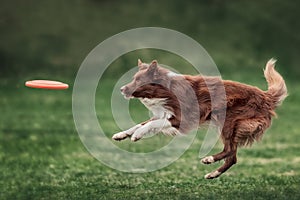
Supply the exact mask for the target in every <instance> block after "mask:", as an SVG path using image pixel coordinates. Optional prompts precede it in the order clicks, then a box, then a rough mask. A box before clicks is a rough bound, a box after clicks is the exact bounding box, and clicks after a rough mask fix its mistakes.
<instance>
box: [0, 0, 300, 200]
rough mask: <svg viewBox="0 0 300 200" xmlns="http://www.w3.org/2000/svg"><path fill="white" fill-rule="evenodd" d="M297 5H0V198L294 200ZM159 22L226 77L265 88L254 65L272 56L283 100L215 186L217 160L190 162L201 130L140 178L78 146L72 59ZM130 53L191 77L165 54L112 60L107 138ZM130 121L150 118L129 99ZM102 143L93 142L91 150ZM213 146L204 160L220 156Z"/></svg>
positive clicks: (298, 156) (299, 168)
mask: <svg viewBox="0 0 300 200" xmlns="http://www.w3.org/2000/svg"><path fill="white" fill-rule="evenodd" d="M297 4H299V2H295V1H290V0H287V1H280V0H272V1H270V0H262V1H257V2H253V1H218V0H215V1H189V3H183V1H173V0H166V1H162V2H156V1H138V0H132V1H130V2H129V3H128V2H127V1H126V2H125V1H118V0H116V1H96V0H86V1H81V0H74V1H73V0H72V1H67V0H66V1H63V2H62V1H59V0H52V1H37V0H31V1H28V2H27V1H26V2H25V1H21V0H13V1H4V2H1V7H0V27H1V29H0V36H1V40H0V62H1V73H0V86H1V87H0V94H1V96H0V108H1V109H0V111H1V115H0V199H300V192H299V185H300V174H299V173H300V145H299V144H300V137H299V132H300V125H299V124H298V123H299V117H298V115H299V113H300V107H299V101H300V86H299V78H298V77H299V72H300V70H299V67H298V63H299V61H298V60H299V59H298V52H299V50H298V49H299V46H300V37H299V34H298V33H299V30H300V27H299V23H298V22H297V19H299V12H298V7H299V5H297ZM142 26H158V27H165V28H170V29H174V30H177V31H180V32H182V33H184V34H187V35H188V36H190V37H192V38H193V39H195V40H196V41H198V42H199V43H200V44H202V45H203V46H204V48H205V49H206V50H207V51H208V52H209V53H210V55H211V56H212V58H213V59H214V60H215V61H216V64H217V65H218V68H219V70H220V72H221V74H222V76H223V78H224V79H232V80H236V81H240V82H244V83H248V84H252V85H256V86H258V87H260V88H262V89H266V82H265V80H264V78H263V73H262V68H263V66H264V65H265V62H266V61H267V59H269V58H271V57H276V58H277V59H278V68H277V69H278V70H279V71H280V73H281V74H282V75H283V76H284V78H285V79H286V80H287V86H288V89H289V97H288V98H287V99H286V101H285V102H284V103H283V105H282V107H280V108H279V109H278V110H277V113H278V116H279V117H278V119H274V121H273V125H272V127H271V128H270V129H269V130H268V131H267V132H266V134H265V135H264V138H263V140H262V141H261V142H259V143H256V144H254V145H253V147H251V148H243V149H240V150H239V152H238V164H237V165H235V166H234V167H233V168H231V169H230V170H229V171H228V172H226V173H225V174H224V175H222V176H221V177H220V178H218V179H215V180H205V179H204V178H203V176H204V175H205V174H206V173H208V172H210V171H212V170H214V169H216V168H217V167H218V166H219V165H221V164H222V163H216V164H213V165H210V166H204V165H202V164H200V162H199V158H198V154H199V150H200V146H201V144H202V140H203V137H204V132H205V130H201V131H199V133H198V135H197V138H196V139H195V141H194V143H193V144H192V145H191V147H190V148H189V149H188V150H187V151H186V152H185V153H184V155H183V156H182V157H180V159H178V160H177V161H176V162H174V163H172V164H171V165H170V166H168V167H166V168H163V169H160V170H157V171H154V172H150V173H141V174H134V173H123V172H119V171H116V170H113V169H111V168H109V167H107V166H105V165H103V164H102V163H100V162H99V161H97V160H96V159H95V158H93V157H92V156H91V155H90V154H89V152H88V151H87V150H86V149H85V147H84V145H83V144H82V142H81V141H80V139H79V136H78V133H77V131H76V129H75V126H74V121H73V116H72V86H73V83H74V80H75V76H76V72H77V70H78V68H79V66H80V63H81V62H82V60H83V59H84V58H85V56H86V55H87V54H88V52H89V51H90V50H91V49H93V48H94V47H95V46H96V45H97V44H98V43H99V42H101V41H103V40H105V39H106V38H108V37H110V36H112V35H114V34H117V33H119V32H121V31H124V30H127V29H131V28H136V27H142ZM137 58H142V59H143V60H145V61H147V62H150V61H151V60H152V59H157V60H158V62H159V63H164V64H168V65H169V66H173V67H174V68H175V69H177V70H178V71H180V72H184V73H194V71H193V70H192V69H191V67H190V66H189V67H187V66H188V63H187V62H186V61H183V60H182V59H180V58H178V56H175V55H173V54H170V53H167V52H162V51H155V50H149V49H148V50H139V51H134V52H130V53H128V54H126V55H123V56H122V57H120V58H119V59H117V60H116V61H115V62H114V63H112V65H111V66H110V68H109V69H108V70H107V71H106V72H105V77H106V78H105V79H103V80H101V82H100V83H99V87H98V90H97V94H96V105H95V109H96V111H97V116H98V118H99V123H101V126H102V127H103V129H104V131H105V134H106V135H107V137H109V138H110V137H111V136H112V134H114V133H115V132H118V131H119V128H118V126H117V125H116V123H115V121H114V119H113V117H112V113H111V108H110V107H111V100H110V98H111V91H112V89H113V86H114V84H115V80H117V79H118V78H120V76H122V74H123V73H124V72H126V71H127V70H128V69H130V67H131V66H134V65H135V64H136V60H137ZM30 79H54V80H61V81H64V82H67V83H69V84H70V86H71V87H70V89H69V90H66V91H47V90H37V89H30V88H25V87H24V82H25V81H26V80H30ZM130 113H131V115H132V118H133V119H134V121H135V122H140V121H142V120H144V119H146V118H147V117H148V112H147V110H146V109H145V108H144V107H143V106H142V105H141V104H140V103H139V102H138V101H134V100H132V101H131V102H130ZM169 141H170V138H169V137H166V136H162V135H157V136H154V137H151V138H148V139H145V140H142V141H139V142H137V143H132V142H130V141H128V140H127V141H124V142H121V143H117V142H114V144H115V145H117V146H119V147H120V148H123V149H125V150H127V151H132V152H149V151H153V150H155V149H157V148H160V147H162V146H163V145H165V144H166V143H168V142H169ZM99 145H101V143H99ZM221 148H222V145H221V144H220V143H218V144H217V145H216V146H215V148H214V149H213V150H212V152H211V154H212V153H216V152H218V151H220V150H221Z"/></svg>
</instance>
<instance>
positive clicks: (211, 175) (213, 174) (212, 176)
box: [204, 170, 222, 179]
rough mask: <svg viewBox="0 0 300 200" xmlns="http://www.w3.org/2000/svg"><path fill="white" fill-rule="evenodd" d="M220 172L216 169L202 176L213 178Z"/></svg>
mask: <svg viewBox="0 0 300 200" xmlns="http://www.w3.org/2000/svg"><path fill="white" fill-rule="evenodd" d="M221 174H222V173H221V172H219V171H218V170H217V171H214V172H211V173H209V174H206V175H205V176H204V178H206V179H213V178H217V177H218V176H220V175H221Z"/></svg>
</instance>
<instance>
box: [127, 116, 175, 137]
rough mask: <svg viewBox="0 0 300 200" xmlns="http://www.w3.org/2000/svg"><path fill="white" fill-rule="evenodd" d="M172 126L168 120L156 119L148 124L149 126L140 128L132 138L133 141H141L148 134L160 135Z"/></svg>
mask: <svg viewBox="0 0 300 200" xmlns="http://www.w3.org/2000/svg"><path fill="white" fill-rule="evenodd" d="M171 126H172V125H171V123H170V121H169V120H168V119H156V120H152V121H150V122H148V123H147V124H145V125H143V126H141V127H140V128H138V129H137V130H136V131H135V132H134V133H133V135H132V136H131V141H133V142H135V141H137V140H139V139H141V138H142V137H143V136H144V135H146V134H148V133H154V134H156V133H159V132H161V131H162V130H163V129H168V128H170V127H171Z"/></svg>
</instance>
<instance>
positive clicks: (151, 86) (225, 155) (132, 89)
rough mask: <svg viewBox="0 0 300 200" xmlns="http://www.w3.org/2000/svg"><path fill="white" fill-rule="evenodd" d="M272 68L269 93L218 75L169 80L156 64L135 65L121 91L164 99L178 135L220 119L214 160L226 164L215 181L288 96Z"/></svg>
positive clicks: (269, 69)
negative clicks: (218, 146)
mask: <svg viewBox="0 0 300 200" xmlns="http://www.w3.org/2000/svg"><path fill="white" fill-rule="evenodd" d="M274 65H275V60H272V59H271V60H270V61H269V62H268V63H267V65H266V69H265V72H264V74H265V77H266V80H267V82H268V90H267V91H262V90H260V89H259V88H257V87H254V86H250V85H246V84H242V83H238V82H233V81H228V80H222V79H220V78H219V77H207V76H191V75H178V76H168V73H169V72H170V71H169V70H167V69H164V68H162V67H159V66H158V64H157V62H156V61H153V62H152V63H151V64H150V65H146V64H144V63H141V61H139V66H140V70H139V72H137V73H136V75H135V76H134V80H133V82H131V83H129V84H128V85H126V86H125V87H124V88H123V91H122V92H124V93H125V94H126V95H127V96H133V97H136V98H150V99H151V98H165V99H166V104H165V107H166V108H167V109H169V110H171V111H172V112H173V113H174V115H173V116H172V117H171V118H170V119H169V121H170V122H171V124H172V126H173V127H175V128H177V129H178V130H179V131H180V132H182V133H188V132H189V131H190V130H191V129H194V128H196V127H197V126H198V125H199V124H200V125H201V124H203V123H204V122H206V121H210V120H213V121H214V122H215V124H217V125H218V124H220V123H221V122H222V121H224V125H223V128H222V131H221V138H222V141H223V143H224V149H223V151H222V152H220V153H218V154H215V155H213V156H212V157H213V162H215V161H218V160H222V159H225V163H224V165H223V166H222V167H220V168H219V169H218V170H217V171H216V172H217V173H215V174H217V175H213V174H209V175H208V176H207V177H206V178H215V177H217V176H219V175H220V174H222V173H223V172H225V171H226V170H227V169H229V168H230V167H231V166H232V165H233V164H235V163H236V161H237V159H236V153H237V148H238V146H245V145H251V144H252V143H253V142H254V141H258V140H260V139H261V137H262V135H263V133H264V131H265V130H266V129H267V128H268V127H270V125H271V118H272V116H275V108H276V107H277V106H278V105H280V104H281V102H282V101H283V100H284V98H285V97H286V96H287V89H286V86H285V82H284V80H283V78H282V77H281V76H280V74H279V73H278V72H276V71H275V69H274ZM224 89H225V93H226V94H224ZM221 97H224V98H223V99H222V98H221ZM212 99H213V100H214V105H213V106H212V102H213V101H212ZM225 113H226V115H225ZM203 163H205V164H210V163H211V162H208V161H203Z"/></svg>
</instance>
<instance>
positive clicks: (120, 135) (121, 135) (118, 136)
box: [112, 131, 128, 141]
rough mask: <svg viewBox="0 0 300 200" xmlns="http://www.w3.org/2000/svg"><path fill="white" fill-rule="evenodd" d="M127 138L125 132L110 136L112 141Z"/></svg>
mask: <svg viewBox="0 0 300 200" xmlns="http://www.w3.org/2000/svg"><path fill="white" fill-rule="evenodd" d="M127 137H128V134H127V133H126V132H125V131H122V132H120V133H116V134H114V135H113V136H112V139H114V140H118V141H119V140H124V139H126V138H127Z"/></svg>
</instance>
